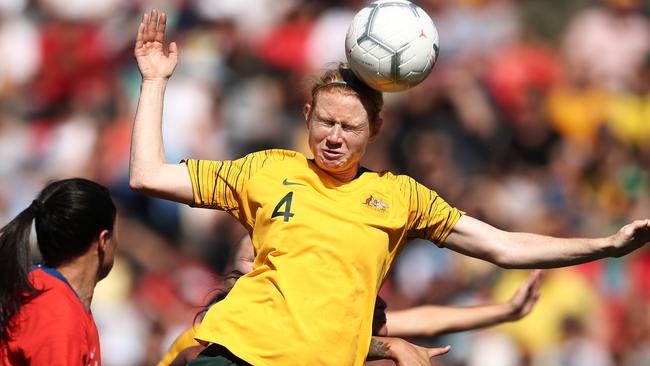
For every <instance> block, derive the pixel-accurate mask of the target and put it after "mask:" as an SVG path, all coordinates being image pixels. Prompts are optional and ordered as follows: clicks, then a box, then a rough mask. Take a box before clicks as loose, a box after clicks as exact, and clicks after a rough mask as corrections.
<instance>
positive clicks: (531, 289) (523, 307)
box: [508, 269, 545, 320]
mask: <svg viewBox="0 0 650 366" xmlns="http://www.w3.org/2000/svg"><path fill="white" fill-rule="evenodd" d="M544 273H545V272H544V271H543V270H540V269H536V270H534V271H533V272H532V273H531V274H530V276H528V281H526V283H525V284H523V285H522V286H521V287H520V288H519V289H518V290H517V292H515V294H514V295H513V296H512V298H511V299H510V301H508V305H509V306H510V307H511V310H510V314H509V316H508V320H517V319H521V318H523V317H524V316H526V315H528V314H529V313H530V312H531V311H532V310H533V307H534V306H535V303H537V300H539V288H540V287H541V285H542V279H543V278H544Z"/></svg>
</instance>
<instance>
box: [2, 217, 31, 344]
mask: <svg viewBox="0 0 650 366" xmlns="http://www.w3.org/2000/svg"><path fill="white" fill-rule="evenodd" d="M33 219H34V210H33V207H32V206H30V207H28V208H27V209H25V210H23V212H21V213H20V214H18V216H16V217H15V218H14V219H13V220H11V222H10V223H8V224H7V225H6V226H4V227H3V228H2V229H0V341H2V342H4V341H5V340H6V338H7V328H10V327H11V326H12V324H10V321H11V318H12V317H13V315H14V314H16V313H17V312H18V310H19V309H20V306H21V305H22V304H23V302H25V301H27V300H29V299H30V298H32V297H34V296H36V295H38V294H39V293H40V291H37V290H36V289H34V287H32V285H31V284H30V283H29V281H28V280H27V272H28V271H29V266H30V254H29V234H30V232H31V229H32V220H33ZM2 342H0V346H2Z"/></svg>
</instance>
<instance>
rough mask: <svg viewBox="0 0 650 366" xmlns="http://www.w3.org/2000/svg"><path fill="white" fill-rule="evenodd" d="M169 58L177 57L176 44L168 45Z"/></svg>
mask: <svg viewBox="0 0 650 366" xmlns="http://www.w3.org/2000/svg"><path fill="white" fill-rule="evenodd" d="M169 57H173V58H177V57H178V46H176V42H172V43H170V44H169Z"/></svg>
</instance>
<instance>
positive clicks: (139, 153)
mask: <svg viewBox="0 0 650 366" xmlns="http://www.w3.org/2000/svg"><path fill="white" fill-rule="evenodd" d="M166 86H167V80H166V79H155V80H146V79H145V80H143V81H142V86H141V90H140V99H139V100H138V109H137V111H136V114H135V122H134V124H133V135H132V136H131V161H130V163H131V166H130V170H129V176H130V181H131V183H132V186H133V185H134V186H135V188H138V186H141V185H142V184H143V183H142V182H144V181H146V180H148V179H150V178H151V177H150V175H151V174H152V172H155V171H156V170H157V169H159V167H161V166H162V165H163V164H164V163H165V149H164V147H163V137H162V111H163V99H164V95H165V88H166Z"/></svg>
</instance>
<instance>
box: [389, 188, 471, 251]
mask: <svg viewBox="0 0 650 366" xmlns="http://www.w3.org/2000/svg"><path fill="white" fill-rule="evenodd" d="M398 179H399V182H400V189H401V191H402V193H403V194H405V196H406V197H407V198H408V210H409V217H408V223H407V230H408V237H409V239H413V238H420V239H425V240H429V241H432V242H434V243H435V244H436V245H438V246H439V247H442V246H443V243H444V242H445V239H447V236H448V235H449V233H450V232H451V230H452V229H453V228H454V225H456V222H457V221H458V219H459V218H460V217H461V216H462V215H463V214H464V212H462V211H460V210H458V209H457V208H455V207H452V206H451V205H449V204H448V203H447V202H446V201H445V200H444V199H443V198H442V197H440V196H439V195H438V194H437V193H436V192H435V191H432V190H431V189H429V188H427V187H425V186H423V185H422V184H420V183H418V182H416V181H415V180H414V179H413V178H411V177H407V176H399V177H398Z"/></svg>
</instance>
